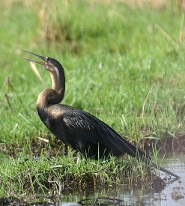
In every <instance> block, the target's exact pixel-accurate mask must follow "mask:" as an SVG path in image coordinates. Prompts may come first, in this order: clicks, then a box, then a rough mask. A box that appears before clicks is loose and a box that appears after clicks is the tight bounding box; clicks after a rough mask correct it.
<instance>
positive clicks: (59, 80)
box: [49, 67, 65, 101]
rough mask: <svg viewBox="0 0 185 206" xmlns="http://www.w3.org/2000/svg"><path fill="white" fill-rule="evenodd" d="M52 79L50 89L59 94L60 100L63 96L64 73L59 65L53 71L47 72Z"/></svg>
mask: <svg viewBox="0 0 185 206" xmlns="http://www.w3.org/2000/svg"><path fill="white" fill-rule="evenodd" d="M49 74H50V76H51V80H52V89H53V90H55V91H56V92H57V93H59V94H60V95H61V101H62V99H63V98H64V93H65V75H64V69H63V67H61V68H60V69H58V68H57V67H55V70H54V71H50V72H49Z"/></svg>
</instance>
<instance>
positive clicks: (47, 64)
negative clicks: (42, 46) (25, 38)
mask: <svg viewBox="0 0 185 206" xmlns="http://www.w3.org/2000/svg"><path fill="white" fill-rule="evenodd" d="M23 51H24V52H26V53H29V54H31V55H34V56H36V57H38V58H40V59H42V60H44V62H40V61H37V60H34V59H30V58H25V59H26V60H28V61H31V62H35V63H38V64H40V65H42V66H43V67H44V68H45V69H46V70H48V71H49V72H51V73H53V72H56V73H58V70H59V69H60V67H62V65H61V64H60V63H59V62H58V61H57V60H55V59H53V58H51V57H45V56H40V55H38V54H34V53H32V52H29V51H25V50H23Z"/></svg>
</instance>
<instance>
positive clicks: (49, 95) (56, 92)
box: [37, 68, 65, 108]
mask: <svg viewBox="0 0 185 206" xmlns="http://www.w3.org/2000/svg"><path fill="white" fill-rule="evenodd" d="M49 73H50V76H51V79H52V89H44V90H43V91H42V92H41V93H40V94H39V96H38V99H37V106H38V107H41V108H44V107H48V106H50V105H53V104H58V103H60V102H61V101H62V99H63V98H64V93H65V75H64V70H63V68H60V70H59V69H57V68H55V71H50V72H49Z"/></svg>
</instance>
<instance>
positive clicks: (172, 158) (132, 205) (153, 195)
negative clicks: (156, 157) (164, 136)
mask: <svg viewBox="0 0 185 206" xmlns="http://www.w3.org/2000/svg"><path fill="white" fill-rule="evenodd" d="M162 166H163V167H165V168H166V169H169V170H170V171H172V172H173V173H175V174H177V175H179V176H180V177H181V180H179V181H172V179H168V177H166V176H165V174H163V173H162V172H160V174H159V175H160V177H161V178H163V179H164V181H165V182H166V185H165V187H164V188H163V189H162V190H156V188H155V187H152V186H148V187H147V188H146V187H144V186H143V187H141V188H132V187H129V186H128V185H124V186H122V187H121V188H111V187H108V188H104V189H101V190H99V191H96V192H94V191H90V190H89V191H80V192H79V193H78V194H77V193H75V194H73V193H71V192H69V193H66V194H65V195H64V196H63V198H62V202H61V203H60V204H58V205H61V206H74V205H78V206H80V205H109V206H112V205H124V206H148V205H151V206H180V205H181V206H182V205H183V206H184V205H185V155H184V154H177V153H173V154H167V155H166V157H165V158H164V159H163V165H162Z"/></svg>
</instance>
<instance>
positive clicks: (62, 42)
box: [0, 0, 185, 194]
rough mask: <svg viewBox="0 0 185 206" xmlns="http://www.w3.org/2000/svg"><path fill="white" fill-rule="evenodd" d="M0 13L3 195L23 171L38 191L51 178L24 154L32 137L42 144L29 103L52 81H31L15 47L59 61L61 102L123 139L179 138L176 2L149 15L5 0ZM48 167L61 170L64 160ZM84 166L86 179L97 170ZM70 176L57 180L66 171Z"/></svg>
mask: <svg viewBox="0 0 185 206" xmlns="http://www.w3.org/2000/svg"><path fill="white" fill-rule="evenodd" d="M0 7H1V8H3V9H1V10H2V12H1V13H0V17H1V18H0V19H1V20H2V21H1V24H0V31H1V32H0V39H1V47H0V53H1V56H0V67H1V75H0V117H1V124H0V152H1V153H0V158H1V160H2V161H1V163H0V164H1V165H0V167H1V168H2V167H3V169H1V170H0V180H1V184H2V185H3V187H1V188H2V189H1V190H0V194H5V193H6V192H5V191H6V190H7V183H8V184H9V185H8V187H9V188H13V187H14V186H15V188H16V187H17V185H16V180H17V177H18V175H19V174H20V173H21V174H22V176H23V177H22V180H25V179H26V178H29V174H28V176H25V173H24V172H22V171H24V170H25V168H26V167H29V168H30V170H31V172H32V173H33V174H34V176H35V181H36V182H37V184H41V185H42V182H43V181H47V178H46V177H48V175H46V176H45V173H47V174H48V173H50V172H51V171H52V170H51V168H50V164H51V163H50V162H49V161H47V160H46V159H45V158H44V157H43V158H41V160H40V161H35V160H34V159H33V156H32V155H33V154H32V155H31V154H30V153H29V150H31V149H32V147H31V146H30V145H31V144H32V142H33V141H38V139H37V137H43V138H50V135H49V134H50V133H49V131H48V130H47V129H46V128H45V126H44V125H43V124H42V122H41V121H40V119H39V117H38V115H37V112H36V105H35V102H36V99H37V95H38V94H39V93H40V92H41V91H42V90H43V89H44V88H45V87H50V85H51V83H50V82H51V80H50V77H49V74H48V73H47V72H46V71H45V70H43V69H42V68H40V67H38V70H39V72H40V74H41V76H42V77H43V80H44V81H43V82H42V81H40V80H39V79H38V77H37V76H36V75H35V74H34V72H33V71H32V70H31V68H30V66H29V64H28V62H27V61H25V60H24V58H23V57H28V54H25V53H24V52H23V51H22V50H23V49H25V50H28V51H32V52H34V53H37V54H40V55H46V56H51V57H53V58H56V59H57V60H59V61H60V62H61V63H62V64H63V66H64V67H65V74H66V94H65V98H64V100H63V103H65V104H68V105H72V106H74V107H78V108H81V109H83V110H86V111H88V112H90V113H92V114H93V115H95V116H97V117H98V118H100V119H102V120H103V121H104V122H106V123H107V124H109V125H110V126H111V127H113V128H114V129H115V130H116V131H117V132H118V133H120V134H121V135H122V136H125V137H127V138H128V139H129V140H130V141H132V142H135V143H136V144H137V143H139V140H141V139H143V138H146V137H148V136H152V137H153V136H154V137H158V138H163V136H162V135H161V132H169V133H171V134H173V135H178V134H179V133H184V131H185V126H184V125H185V124H184V123H185V122H184V86H185V78H184V76H185V70H184V56H185V49H184V41H183V40H184V16H183V14H182V13H180V12H179V11H178V9H177V7H176V5H175V2H174V4H173V5H168V6H166V5H164V6H163V7H161V8H159V9H157V10H155V9H153V8H151V7H145V8H137V7H135V8H132V7H129V6H127V5H125V4H124V3H123V2H121V1H115V2H114V3H113V2H110V3H107V2H106V1H102V2H98V1H85V0H82V1H77V2H76V1H72V0H71V1H62V2H61V1H59V0H55V1H51V2H45V3H43V1H16V0H14V1H13V0H12V1H10V2H7V1H2V2H1V3H0ZM181 33H182V36H181V38H180V34H181ZM51 139H53V137H52V138H51ZM20 148H21V149H20ZM48 149H51V148H50V147H49V146H48ZM9 150H11V151H9ZM17 150H18V151H17ZM19 150H21V152H20V151H19ZM12 151H13V157H12V156H11V158H12V159H11V158H10V154H11V152H12ZM20 156H21V157H20ZM25 158H27V159H28V161H26V162H25V163H24V159H25ZM53 161H55V164H56V163H57V164H59V165H60V164H65V163H64V162H65V158H62V159H61V160H60V158H59V157H57V158H56V159H54V160H53ZM66 161H67V160H66ZM70 161H72V163H71V165H73V161H74V160H72V159H71V160H70ZM83 161H84V160H82V163H81V164H82V166H83V164H84V162H83ZM20 162H23V164H22V163H20ZM30 162H31V164H29V163H30ZM27 164H28V165H29V166H27ZM93 164H95V163H93ZM102 164H104V163H102ZM90 165H91V163H89V164H88V166H87V165H86V166H87V167H85V168H83V167H82V169H84V170H85V171H87V170H88V168H89V169H90V174H93V175H92V177H94V175H95V173H97V171H99V170H98V168H96V169H95V170H96V171H93V168H90ZM31 166H33V167H31ZM110 166H111V163H110V165H109V166H106V165H105V168H104V171H108V170H109V169H106V167H110ZM79 167H80V166H79ZM97 167H98V166H97ZM123 167H124V165H123ZM44 168H45V170H44ZM73 168H74V167H73ZM68 169H69V171H67V172H66V173H64V174H65V175H67V174H71V173H73V171H70V168H68ZM77 170H80V169H79V168H77ZM59 171H60V170H59ZM136 171H137V169H136ZM80 173H81V171H80V172H79V173H77V174H78V175H80ZM104 174H105V173H104ZM40 175H41V178H40ZM61 175H63V171H62V172H61V173H57V175H56V176H57V177H58V178H60V177H61ZM78 175H77V176H78ZM98 175H100V176H101V174H99V173H98ZM38 176H39V177H38ZM110 176H111V175H110ZM110 176H109V174H108V177H107V178H110ZM102 177H103V175H102ZM14 178H15V179H14ZM42 178H43V179H42ZM75 178H76V176H75ZM13 180H14V181H13ZM105 180H107V179H106V178H105ZM105 180H104V181H103V179H102V178H101V181H102V182H105ZM11 184H12V185H11ZM10 185H11V187H10ZM18 185H19V187H20V188H21V187H22V190H23V189H25V188H24V187H23V183H21V182H19V183H18ZM43 185H44V184H43ZM41 188H43V186H41ZM29 189H30V190H31V191H35V186H33V185H30V186H29ZM20 191H21V190H20ZM9 193H11V191H9Z"/></svg>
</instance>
